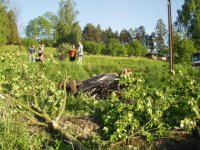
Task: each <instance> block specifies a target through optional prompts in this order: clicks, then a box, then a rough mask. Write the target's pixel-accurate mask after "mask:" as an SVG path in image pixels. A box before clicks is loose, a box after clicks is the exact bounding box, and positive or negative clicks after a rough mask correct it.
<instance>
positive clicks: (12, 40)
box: [7, 10, 20, 44]
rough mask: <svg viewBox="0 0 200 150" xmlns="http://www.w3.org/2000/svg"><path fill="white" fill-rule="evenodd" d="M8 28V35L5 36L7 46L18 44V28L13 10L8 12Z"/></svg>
mask: <svg viewBox="0 0 200 150" xmlns="http://www.w3.org/2000/svg"><path fill="white" fill-rule="evenodd" d="M8 21H9V24H8V28H9V33H12V34H9V35H7V39H8V41H7V44H20V37H19V33H18V27H17V18H16V16H15V12H14V11H13V10H10V11H9V12H8Z"/></svg>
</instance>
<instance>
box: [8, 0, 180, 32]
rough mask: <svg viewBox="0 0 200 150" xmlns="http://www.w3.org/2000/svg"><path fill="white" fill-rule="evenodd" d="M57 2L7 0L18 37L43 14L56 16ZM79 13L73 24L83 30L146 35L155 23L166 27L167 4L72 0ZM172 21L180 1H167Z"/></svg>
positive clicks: (134, 0)
mask: <svg viewBox="0 0 200 150" xmlns="http://www.w3.org/2000/svg"><path fill="white" fill-rule="evenodd" d="M59 1H60V0H11V4H12V6H11V7H16V8H17V10H18V24H19V28H20V32H21V33H20V34H21V35H23V30H24V29H25V27H26V26H27V24H28V22H29V21H30V20H32V19H35V18H36V17H38V16H42V15H43V14H44V13H45V12H49V11H50V12H54V13H55V14H57V11H58V8H59ZM74 1H75V3H76V6H75V9H77V10H78V11H79V15H78V16H77V18H76V19H77V21H79V23H80V25H81V28H82V29H83V28H84V27H85V26H86V24H87V23H92V24H93V25H95V26H96V25H98V24H99V25H100V26H101V28H102V29H103V30H105V29H107V28H108V27H111V28H112V30H113V31H118V32H120V31H121V30H122V29H127V30H128V29H130V28H132V29H135V28H138V27H139V26H145V29H146V32H147V33H149V34H150V33H152V32H153V31H154V30H155V26H156V23H157V21H158V20H159V19H162V20H163V21H164V23H165V24H166V25H168V23H167V22H168V11H167V3H168V0H74ZM171 3H172V7H171V9H172V20H173V22H174V21H175V20H176V17H177V10H178V9H181V6H182V5H183V3H184V0H171Z"/></svg>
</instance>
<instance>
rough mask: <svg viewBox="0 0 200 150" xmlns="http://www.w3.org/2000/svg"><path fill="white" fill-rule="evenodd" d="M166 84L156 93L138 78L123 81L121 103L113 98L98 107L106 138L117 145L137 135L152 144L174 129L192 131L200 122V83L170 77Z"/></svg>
mask: <svg viewBox="0 0 200 150" xmlns="http://www.w3.org/2000/svg"><path fill="white" fill-rule="evenodd" d="M166 82H167V84H166V85H167V86H166V87H163V88H162V89H159V88H154V87H150V86H149V85H148V83H147V82H146V81H145V80H144V78H143V77H142V75H139V74H135V75H133V76H131V77H124V78H122V79H121V84H122V85H124V86H126V88H124V89H123V90H122V93H121V98H120V99H121V100H119V98H118V97H117V96H116V95H115V94H113V95H112V97H111V99H110V100H108V101H106V102H105V103H104V106H103V107H102V106H101V113H102V121H103V124H104V131H105V134H106V135H107V137H108V138H109V139H110V140H112V141H116V140H123V139H127V138H128V137H129V136H138V135H139V136H142V137H146V140H147V141H151V140H153V139H154V138H156V137H162V136H164V135H167V134H168V133H169V132H170V131H171V130H173V129H174V127H177V126H179V127H181V128H184V129H185V130H192V129H193V128H194V127H195V126H196V124H197V122H198V121H199V119H200V116H199V113H200V109H199V106H200V90H199V89H198V87H199V83H198V82H196V81H195V80H194V79H191V78H190V77H188V76H183V75H182V74H181V73H178V74H175V75H174V76H169V78H168V81H166Z"/></svg>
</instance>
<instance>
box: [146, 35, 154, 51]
mask: <svg viewBox="0 0 200 150" xmlns="http://www.w3.org/2000/svg"><path fill="white" fill-rule="evenodd" d="M145 46H146V47H147V48H148V49H149V50H150V51H151V52H153V51H154V49H155V45H154V33H152V34H151V35H148V34H147V35H146V36H145Z"/></svg>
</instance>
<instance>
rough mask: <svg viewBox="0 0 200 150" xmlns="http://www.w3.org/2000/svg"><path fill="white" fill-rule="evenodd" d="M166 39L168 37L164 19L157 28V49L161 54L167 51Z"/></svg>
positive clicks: (160, 20)
mask: <svg viewBox="0 0 200 150" xmlns="http://www.w3.org/2000/svg"><path fill="white" fill-rule="evenodd" d="M166 37H167V29H166V25H165V24H164V22H163V20H162V19H159V20H158V21H157V24H156V27H155V42H156V49H157V51H158V52H159V53H160V52H162V51H163V50H165V49H166V44H165V43H166V42H165V41H166Z"/></svg>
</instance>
